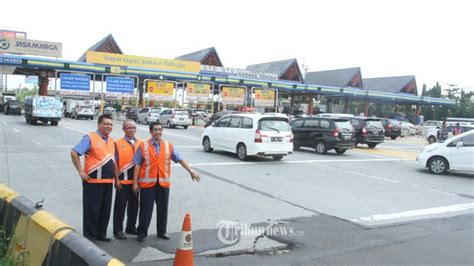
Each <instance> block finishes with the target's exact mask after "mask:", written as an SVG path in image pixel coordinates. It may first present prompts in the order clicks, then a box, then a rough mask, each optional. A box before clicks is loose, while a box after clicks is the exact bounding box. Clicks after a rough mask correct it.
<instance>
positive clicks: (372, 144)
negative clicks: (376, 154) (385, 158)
mask: <svg viewBox="0 0 474 266" xmlns="http://www.w3.org/2000/svg"><path fill="white" fill-rule="evenodd" d="M367 145H368V146H369V148H371V149H373V148H375V146H377V144H374V143H369V144H367Z"/></svg>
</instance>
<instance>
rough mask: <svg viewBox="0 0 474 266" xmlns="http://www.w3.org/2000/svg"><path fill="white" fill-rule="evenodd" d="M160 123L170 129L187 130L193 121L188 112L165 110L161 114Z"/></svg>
mask: <svg viewBox="0 0 474 266" xmlns="http://www.w3.org/2000/svg"><path fill="white" fill-rule="evenodd" d="M160 123H161V124H162V125H166V126H168V127H169V128H174V127H176V126H181V127H183V128H184V129H187V128H188V127H189V126H190V125H191V124H192V119H191V117H190V116H189V113H188V111H186V110H175V109H165V110H163V111H162V112H161V114H160Z"/></svg>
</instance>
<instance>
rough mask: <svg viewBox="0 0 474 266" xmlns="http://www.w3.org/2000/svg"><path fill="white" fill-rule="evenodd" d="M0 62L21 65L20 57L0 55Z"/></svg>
mask: <svg viewBox="0 0 474 266" xmlns="http://www.w3.org/2000/svg"><path fill="white" fill-rule="evenodd" d="M0 64H12V65H21V59H20V58H12V57H0Z"/></svg>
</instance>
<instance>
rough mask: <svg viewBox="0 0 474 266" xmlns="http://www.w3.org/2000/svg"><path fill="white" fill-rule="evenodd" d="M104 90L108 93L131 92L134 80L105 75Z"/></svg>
mask: <svg viewBox="0 0 474 266" xmlns="http://www.w3.org/2000/svg"><path fill="white" fill-rule="evenodd" d="M105 81H106V82H107V86H106V91H107V92H108V93H126V94H133V89H134V88H135V80H134V79H132V78H124V77H107V78H106V80H105Z"/></svg>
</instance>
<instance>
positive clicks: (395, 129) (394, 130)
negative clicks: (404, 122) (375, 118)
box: [380, 118, 402, 140]
mask: <svg viewBox="0 0 474 266" xmlns="http://www.w3.org/2000/svg"><path fill="white" fill-rule="evenodd" d="M380 122H382V125H383V128H384V130H385V137H390V138H391V139H393V140H395V139H396V138H398V137H400V135H401V134H402V128H401V127H400V123H399V122H398V121H397V120H393V119H387V118H381V119H380Z"/></svg>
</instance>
